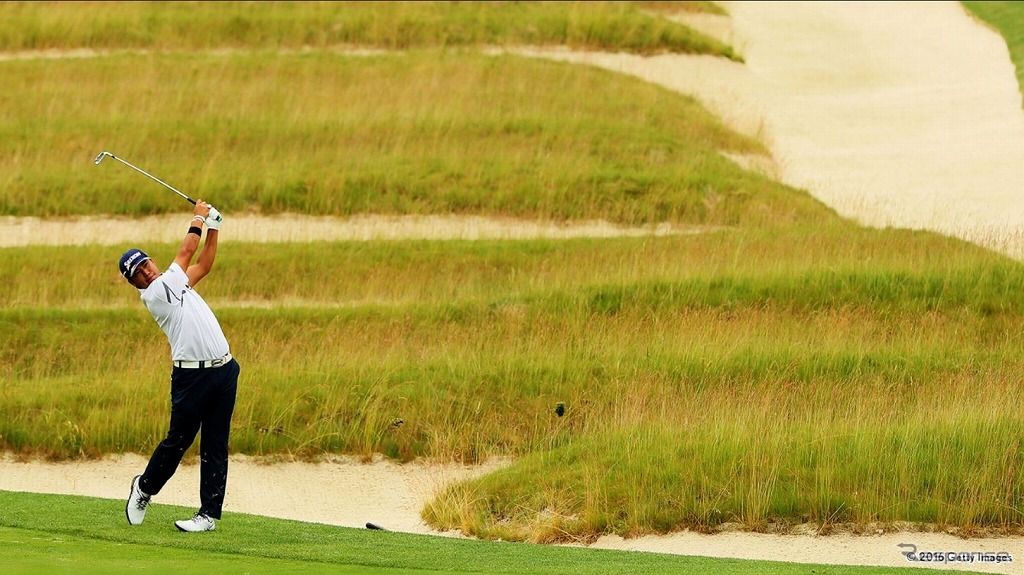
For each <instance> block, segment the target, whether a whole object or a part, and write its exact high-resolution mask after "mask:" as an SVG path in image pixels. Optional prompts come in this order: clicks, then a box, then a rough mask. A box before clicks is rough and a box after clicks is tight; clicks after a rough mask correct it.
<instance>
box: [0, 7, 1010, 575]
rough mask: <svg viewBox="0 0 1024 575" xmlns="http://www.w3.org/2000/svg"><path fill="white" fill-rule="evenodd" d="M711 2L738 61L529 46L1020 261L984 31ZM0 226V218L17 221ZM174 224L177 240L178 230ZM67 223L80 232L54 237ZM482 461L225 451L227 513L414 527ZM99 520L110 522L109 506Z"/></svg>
mask: <svg viewBox="0 0 1024 575" xmlns="http://www.w3.org/2000/svg"><path fill="white" fill-rule="evenodd" d="M725 5H726V7H727V8H728V9H729V10H730V12H731V13H732V18H731V19H724V18H709V17H703V18H700V19H698V20H696V21H695V25H696V26H699V27H701V28H702V29H705V30H708V31H710V32H712V33H713V34H716V35H719V36H722V37H724V38H725V39H726V40H727V41H729V42H731V43H732V44H733V45H735V46H737V47H738V48H739V49H740V50H741V52H742V53H743V54H744V56H745V57H746V59H747V63H746V64H745V65H741V64H735V63H730V62H726V61H721V60H717V59H714V58H706V57H686V56H659V57H654V58H640V57H635V56H629V55H609V54H590V55H581V54H571V53H568V52H560V51H546V52H543V53H539V52H536V51H533V52H530V53H533V54H535V55H538V56H543V57H548V58H559V59H565V60H572V61H576V62H582V63H589V64H593V65H597V66H602V67H605V68H609V69H613V70H618V71H622V72H625V73H629V74H633V75H635V76H638V77H641V78H644V79H646V80H648V81H651V82H655V83H658V84H661V85H664V86H667V87H669V88H670V89H673V90H678V91H681V92H684V93H688V94H692V95H695V96H696V97H698V98H699V99H701V100H702V101H703V102H704V103H705V104H706V105H707V106H708V107H709V108H711V109H712V110H714V111H716V112H717V113H718V114H720V115H721V116H722V117H723V118H724V119H725V120H726V121H727V122H729V123H730V124H732V125H733V126H735V127H737V128H739V129H740V130H742V131H745V132H748V133H754V134H758V135H760V136H761V137H763V138H764V139H765V141H766V142H768V144H769V145H770V147H771V149H772V153H773V157H774V164H772V163H769V164H767V165H762V166H761V168H760V169H766V170H770V171H772V172H773V173H774V174H776V175H777V176H778V177H779V178H780V179H782V180H783V181H785V182H787V183H789V184H791V185H794V186H797V187H800V188H804V189H807V190H809V191H810V192H811V193H812V194H814V195H815V196H816V197H818V198H820V199H821V200H822V201H824V202H826V203H827V204H829V205H831V206H833V207H834V208H835V209H836V210H837V211H838V212H839V213H841V214H843V215H846V216H849V217H853V218H856V219H858V220H859V221H861V222H863V223H865V224H868V225H874V226H885V225H893V226H899V227H913V228H925V229H932V230H935V231H939V232H941V233H947V234H950V235H956V236H959V237H963V238H965V239H968V240H971V241H976V242H979V243H983V244H985V245H988V246H990V247H994V248H996V249H1000V250H1002V251H1004V252H1006V253H1009V254H1011V255H1014V256H1015V257H1021V255H1022V254H1024V248H1022V246H1024V241H1022V239H1021V234H1020V233H1019V231H1018V230H1019V228H1020V223H1021V222H1022V221H1024V202H1022V201H1020V200H1021V199H1022V198H1020V196H1021V194H1022V192H1024V190H1022V189H1021V182H1022V181H1024V113H1022V111H1021V97H1020V92H1019V90H1018V88H1017V85H1016V80H1015V76H1014V71H1013V67H1012V65H1011V64H1010V61H1009V56H1008V53H1007V50H1006V47H1005V45H1004V44H1003V42H1002V40H1001V39H1000V38H999V36H998V35H997V34H995V33H994V32H992V31H991V30H989V29H987V28H986V27H984V26H982V25H981V24H979V23H977V22H975V21H974V20H973V19H972V18H970V17H969V16H968V15H966V14H965V13H964V12H963V10H962V9H961V8H960V6H959V4H958V3H956V2H914V3H903V2H885V3H867V2H858V3H841V2H838V3H818V2H797V3H786V2H749V3H748V2H742V3H736V2H727V3H725ZM738 161H744V162H745V161H746V160H744V159H738ZM232 221H237V220H232ZM463 223H464V222H463ZM463 223H460V222H458V221H454V220H443V219H442V220H438V221H435V222H434V224H430V225H435V224H436V229H439V230H441V231H439V232H433V233H440V234H442V236H443V235H445V234H448V235H451V234H453V233H463V234H466V233H470V232H466V231H465V230H466V228H465V227H461V228H460V226H462V225H463ZM7 224H10V225H9V226H0V228H6V227H15V226H17V225H21V224H20V223H19V222H7ZM36 224H39V222H37V223H36ZM45 224H46V223H43V225H45ZM176 224H177V222H176ZM272 224H273V222H266V221H263V222H258V223H257V224H256V228H257V229H258V230H262V233H263V234H264V235H266V236H271V237H281V238H283V237H287V235H288V234H290V233H299V232H296V231H295V228H296V227H297V226H296V224H295V222H282V224H281V227H280V228H276V227H274V226H273V225H272ZM306 224H308V225H306ZM306 224H303V225H300V226H298V227H300V228H304V229H302V231H301V233H302V234H306V235H305V236H303V237H304V238H306V239H302V238H298V239H290V240H289V241H309V240H311V239H316V238H318V237H321V236H319V235H318V234H324V235H328V234H332V233H335V231H336V230H338V229H340V228H339V227H338V226H339V224H338V222H326V223H324V222H323V221H319V220H310V221H308V222H306ZM321 224H322V225H324V226H326V227H325V228H321V227H318V226H320V225H321ZM153 225H154V229H155V228H159V227H160V225H162V224H159V223H154V224H153ZM520 225H522V223H521V222H519V223H515V224H514V225H512V227H511V228H501V227H500V226H499V229H503V230H505V231H500V232H495V233H498V234H499V236H500V235H501V234H511V233H514V232H512V231H510V230H512V229H515V228H517V226H520ZM395 226H398V228H400V227H401V224H398V223H396V222H390V223H387V224H386V225H385V229H397V228H395ZM238 227H239V228H242V227H244V226H242V225H240V224H239V225H238ZM428 227H429V226H428ZM556 227H557V226H556ZM598 227H601V225H600V224H599V225H598ZM470 228H472V225H471V226H470ZM33 229H36V230H37V229H38V228H33ZM104 229H105V233H107V232H109V230H110V229H111V228H110V227H109V226H108V227H105V228H104ZM417 229H420V230H421V231H420V232H419V233H424V232H422V229H424V228H417ZM452 229H462V230H463V231H462V232H452V231H451V230H452ZM330 230H335V231H330ZM446 230H447V231H446ZM174 231H175V234H176V235H175V236H174V238H173V239H176V238H177V237H178V235H177V234H178V232H179V230H178V227H177V225H175V227H174ZM239 231H240V230H239ZM619 231H621V230H619ZM651 231H652V230H646V231H645V232H644V233H650V232H651ZM655 231H656V230H655ZM31 232H32V230H31V229H29V230H28V231H24V230H23V231H22V232H20V233H23V234H31ZM78 233H84V232H71V233H70V234H69V236H65V237H77V236H76V235H74V234H78ZM345 233H364V232H351V231H349V232H345ZM365 233H370V234H371V235H372V234H375V233H384V232H383V231H381V229H380V228H378V231H377V232H365ZM389 233H390V232H389ZM403 233H409V232H403ZM473 233H475V232H473ZM590 233H596V232H593V231H592V232H590ZM37 235H38V234H37ZM328 237H329V238H336V236H333V235H330V236H328ZM431 237H436V236H431ZM136 239H139V240H140V241H141V240H142V239H145V238H136ZM325 239H326V238H325ZM8 241H14V240H8ZM20 241H24V240H20ZM2 242H3V240H0V245H4V244H3V243H2ZM142 466H143V463H142V459H141V458H138V457H137V456H131V457H121V458H112V459H110V460H107V461H104V462H97V463H75V464H60V465H54V464H41V463H31V464H25V463H15V462H12V461H10V460H2V461H0V489H8V490H12V489H13V490H25V491H42V492H53V493H75V494H82V495H96V496H101V497H110V498H113V499H120V498H122V497H124V493H123V492H124V491H125V485H127V481H128V480H130V478H131V477H132V476H133V475H134V474H136V473H138V472H140V470H141V468H142ZM481 471H485V470H473V469H461V468H449V467H432V466H417V465H410V466H396V465H394V464H389V463H384V462H378V463H376V464H371V465H355V464H353V463H352V462H345V461H339V462H334V463H330V464H323V465H304V464H294V463H289V464H280V465H275V466H264V465H259V464H257V463H255V462H252V461H251V460H246V459H245V458H236V459H234V460H233V461H232V479H231V483H230V485H229V490H228V497H227V504H226V505H227V506H226V509H227V510H228V511H235V512H247V513H262V514H267V515H272V516H277V517H287V518H293V519H303V520H307V521H318V522H324V523H331V524H337V525H347V526H360V525H363V524H364V523H365V522H366V521H375V522H380V523H383V524H385V525H386V526H390V527H392V528H394V529H398V530H402V531H409V532H417V533H427V532H430V531H429V529H427V528H426V526H424V525H423V524H422V522H420V520H419V517H418V510H419V508H420V507H421V506H422V504H423V503H424V502H425V501H427V500H428V499H429V497H430V496H431V495H432V493H433V490H434V489H435V488H436V487H437V486H439V485H442V484H444V482H446V481H450V480H454V479H458V478H460V477H468V476H471V475H473V474H474V473H478V472H481ZM196 476H197V470H196V468H195V467H185V468H183V469H182V471H181V472H180V473H179V475H176V476H175V478H174V479H173V480H172V484H171V485H169V486H168V488H167V492H165V493H164V494H162V495H161V497H160V499H159V501H158V502H165V503H180V504H184V505H195V494H194V491H195V487H194V486H195V485H196V484H197V481H198V480H197V477H196ZM310 485H320V486H324V487H325V489H326V491H325V492H318V493H315V494H313V493H310V491H309V488H307V487H304V486H310ZM388 494H394V495H395V496H394V497H387V496H386V495H388ZM325 502H328V503H329V504H326V505H325ZM112 513H114V515H116V516H119V513H120V510H119V509H114V510H113V511H112ZM900 544H912V545H916V546H917V548H918V551H933V552H943V553H945V552H967V553H968V554H970V553H973V552H990V553H994V552H998V551H1006V552H1009V553H1010V554H1012V556H1013V558H1014V562H1012V563H1001V564H996V563H991V562H990V563H978V562H975V563H966V562H957V563H952V564H949V563H943V564H938V563H932V564H924V563H920V562H918V563H911V562H908V561H907V559H906V558H905V556H904V555H903V554H902V553H901V551H904V550H906V549H907V548H900V547H898V545H900ZM594 547H600V548H615V549H631V550H640V551H655V552H663V553H679V554H692V555H707V556H717V557H737V558H752V559H753V558H756V559H767V560H780V561H795V562H807V563H826V564H851V565H888V566H918V567H937V568H941V569H966V570H974V571H984V572H991V573H1015V572H1020V571H1021V569H1020V567H1019V564H1020V563H1021V562H1024V538H996V539H960V538H957V537H954V536H952V535H946V534H933V533H912V532H904V533H895V534H877V535H869V536H847V535H830V536H823V537H819V536H815V535H813V534H805V535H787V536H778V535H759V534H748V533H726V534H719V535H713V536H707V535H700V534H695V533H680V534H676V535H672V536H667V537H643V538H638V539H632V540H627V541H624V540H622V539H620V538H617V537H605V538H603V539H601V540H600V541H598V542H597V543H596V544H595V545H594ZM1015 566H1016V568H1015Z"/></svg>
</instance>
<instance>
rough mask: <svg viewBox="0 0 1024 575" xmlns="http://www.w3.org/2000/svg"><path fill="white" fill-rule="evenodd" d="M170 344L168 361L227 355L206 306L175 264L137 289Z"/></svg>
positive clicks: (216, 323)
mask: <svg viewBox="0 0 1024 575" xmlns="http://www.w3.org/2000/svg"><path fill="white" fill-rule="evenodd" d="M139 294H140V295H141V296H142V301H143V302H144V303H145V304H146V309H148V310H149V313H151V314H153V318H154V319H156V323H157V324H158V325H159V326H160V329H162V330H164V333H165V334H166V335H167V341H168V342H170V344H171V360H172V361H209V360H212V359H218V358H221V357H224V355H225V354H227V353H228V351H229V349H228V340H227V339H226V338H225V337H224V332H223V331H222V330H221V329H220V324H219V323H218V322H217V318H216V317H214V315H213V311H211V310H210V306H208V305H206V302H205V301H203V298H202V297H200V296H199V294H198V293H196V292H195V290H193V289H192V286H190V285H188V276H187V275H185V271H184V270H182V269H181V266H179V265H178V264H177V263H172V264H171V266H170V267H169V268H167V271H165V272H164V273H162V274H160V277H158V278H156V279H155V280H153V283H151V284H149V287H147V288H146V289H144V290H139Z"/></svg>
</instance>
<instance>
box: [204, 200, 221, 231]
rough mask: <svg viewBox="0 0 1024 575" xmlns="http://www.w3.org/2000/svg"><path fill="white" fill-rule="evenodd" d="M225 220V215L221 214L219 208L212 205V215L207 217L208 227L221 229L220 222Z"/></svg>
mask: <svg viewBox="0 0 1024 575" xmlns="http://www.w3.org/2000/svg"><path fill="white" fill-rule="evenodd" d="M223 221H224V217H223V216H221V215H220V212H218V211H217V208H215V207H213V206H210V215H209V216H207V218H206V227H207V229H211V230H218V231H219V230H220V223H221V222H223Z"/></svg>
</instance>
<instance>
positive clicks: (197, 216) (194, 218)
mask: <svg viewBox="0 0 1024 575" xmlns="http://www.w3.org/2000/svg"><path fill="white" fill-rule="evenodd" d="M192 219H193V220H199V221H200V222H202V223H204V224H205V223H206V218H204V217H203V216H200V215H199V214H196V215H194V216H192Z"/></svg>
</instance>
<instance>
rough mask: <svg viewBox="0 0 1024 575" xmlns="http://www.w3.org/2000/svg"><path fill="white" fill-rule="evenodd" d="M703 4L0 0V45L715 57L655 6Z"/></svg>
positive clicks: (723, 49) (713, 43)
mask: <svg viewBox="0 0 1024 575" xmlns="http://www.w3.org/2000/svg"><path fill="white" fill-rule="evenodd" d="M679 10H691V11H712V12H720V11H721V9H720V8H717V7H716V6H715V5H714V4H712V3H710V2H408V3H400V2H372V3H371V2H220V3H217V4H214V3H211V2H195V3H178V2H132V3H127V4H124V5H118V6H117V8H116V9H112V8H111V7H110V5H104V4H101V3H88V2H64V3H49V4H37V3H31V2H4V3H2V4H0V15H2V18H0V50H3V51H21V50H53V49H64V50H66V49H76V48H92V49H126V48H132V49H151V50H163V51H176V52H180V51H195V50H209V49H222V48H245V49H265V50H274V49H280V48H290V49H300V48H302V49H309V48H313V49H324V48H332V47H370V48H383V49H389V50H404V49H409V48H426V47H457V46H479V45H508V44H530V45H541V46H545V45H558V46H568V47H570V48H574V49H590V50H608V51H628V52H634V53H641V54H652V53H658V52H673V53H700V54H714V55H720V56H725V57H729V58H734V59H738V56H737V55H736V54H735V53H734V52H733V51H732V48H731V47H729V46H727V45H724V44H722V43H721V42H718V41H717V40H714V39H712V38H709V37H707V36H704V35H703V34H700V33H699V32H696V31H694V30H691V29H690V28H688V27H686V26H683V25H681V24H677V23H673V22H671V21H668V20H666V19H664V18H660V17H657V16H656V15H653V13H659V12H660V13H665V12H669V13H670V12H674V11H679Z"/></svg>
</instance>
